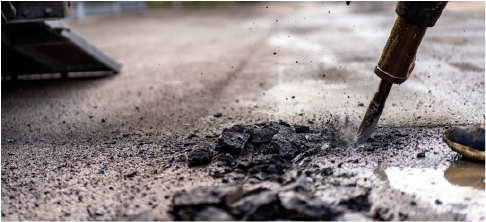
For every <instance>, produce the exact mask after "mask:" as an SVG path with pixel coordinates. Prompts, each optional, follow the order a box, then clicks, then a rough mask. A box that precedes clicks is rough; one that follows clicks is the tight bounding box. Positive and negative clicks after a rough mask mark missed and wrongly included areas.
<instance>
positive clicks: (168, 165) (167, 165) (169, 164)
mask: <svg viewBox="0 0 486 222" xmlns="http://www.w3.org/2000/svg"><path fill="white" fill-rule="evenodd" d="M170 166H172V163H168V164H166V165H165V166H164V169H167V168H169V167H170Z"/></svg>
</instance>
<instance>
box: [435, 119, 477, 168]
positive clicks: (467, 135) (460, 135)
mask: <svg viewBox="0 0 486 222" xmlns="http://www.w3.org/2000/svg"><path fill="white" fill-rule="evenodd" d="M444 141H445V142H446V143H447V145H449V147H450V148H451V149H452V150H453V151H456V152H458V153H460V154H462V155H464V156H467V157H469V158H472V159H477V160H482V161H484V123H483V124H474V125H469V126H465V127H453V128H451V129H448V130H446V131H445V132H444Z"/></svg>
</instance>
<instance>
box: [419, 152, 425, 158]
mask: <svg viewBox="0 0 486 222" xmlns="http://www.w3.org/2000/svg"><path fill="white" fill-rule="evenodd" d="M424 157H425V152H420V153H418V154H417V158H424Z"/></svg>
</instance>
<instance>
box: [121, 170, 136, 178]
mask: <svg viewBox="0 0 486 222" xmlns="http://www.w3.org/2000/svg"><path fill="white" fill-rule="evenodd" d="M137 174H138V172H137V171H134V172H132V173H129V174H127V175H125V176H124V177H134V176H136V175H137Z"/></svg>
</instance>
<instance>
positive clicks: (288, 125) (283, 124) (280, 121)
mask: <svg viewBox="0 0 486 222" xmlns="http://www.w3.org/2000/svg"><path fill="white" fill-rule="evenodd" d="M278 124H279V125H282V126H286V127H290V124H288V123H287V122H285V121H283V120H279V121H278Z"/></svg>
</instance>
